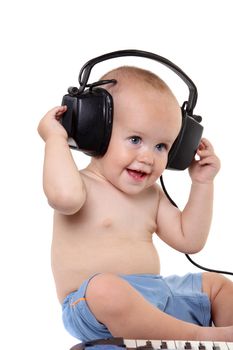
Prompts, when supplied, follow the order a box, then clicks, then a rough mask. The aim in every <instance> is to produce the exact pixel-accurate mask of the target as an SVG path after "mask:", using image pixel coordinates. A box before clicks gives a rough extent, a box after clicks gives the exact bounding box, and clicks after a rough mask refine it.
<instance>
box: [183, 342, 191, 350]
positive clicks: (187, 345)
mask: <svg viewBox="0 0 233 350" xmlns="http://www.w3.org/2000/svg"><path fill="white" fill-rule="evenodd" d="M184 348H185V349H187V350H190V349H192V344H191V343H190V342H189V341H186V342H185V345H184Z"/></svg>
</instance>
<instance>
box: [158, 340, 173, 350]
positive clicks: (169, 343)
mask: <svg viewBox="0 0 233 350" xmlns="http://www.w3.org/2000/svg"><path fill="white" fill-rule="evenodd" d="M161 342H166V344H167V349H171V350H172V349H176V343H175V341H174V340H161Z"/></svg>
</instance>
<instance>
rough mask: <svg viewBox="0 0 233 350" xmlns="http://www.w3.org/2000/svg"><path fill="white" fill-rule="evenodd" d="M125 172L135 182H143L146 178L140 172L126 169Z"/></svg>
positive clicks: (144, 174)
mask: <svg viewBox="0 0 233 350" xmlns="http://www.w3.org/2000/svg"><path fill="white" fill-rule="evenodd" d="M127 172H128V174H129V175H130V176H131V177H132V178H133V179H135V180H143V179H144V178H145V177H146V176H147V173H145V172H144V171H141V170H133V169H127Z"/></svg>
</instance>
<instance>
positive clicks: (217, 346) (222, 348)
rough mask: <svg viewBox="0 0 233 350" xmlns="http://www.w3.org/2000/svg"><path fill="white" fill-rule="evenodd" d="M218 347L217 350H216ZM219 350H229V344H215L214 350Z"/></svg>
mask: <svg viewBox="0 0 233 350" xmlns="http://www.w3.org/2000/svg"><path fill="white" fill-rule="evenodd" d="M215 347H216V349H215ZM217 348H219V349H220V350H228V347H227V343H225V342H215V341H214V342H213V349H215V350H217Z"/></svg>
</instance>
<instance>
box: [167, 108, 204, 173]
mask: <svg viewBox="0 0 233 350" xmlns="http://www.w3.org/2000/svg"><path fill="white" fill-rule="evenodd" d="M202 132H203V126H202V125H201V124H199V122H197V121H196V120H195V119H194V117H190V116H189V115H188V114H187V113H186V111H182V127H181V130H180V132H179V135H178V136H177V138H176V140H175V142H174V144H173V145H172V148H171V150H170V152H169V155H168V163H167V169H175V170H184V169H186V168H188V167H189V165H190V164H191V162H192V160H193V158H194V155H195V153H196V150H197V148H198V146H199V143H200V140H201V137H202Z"/></svg>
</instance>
